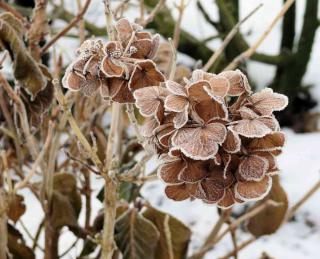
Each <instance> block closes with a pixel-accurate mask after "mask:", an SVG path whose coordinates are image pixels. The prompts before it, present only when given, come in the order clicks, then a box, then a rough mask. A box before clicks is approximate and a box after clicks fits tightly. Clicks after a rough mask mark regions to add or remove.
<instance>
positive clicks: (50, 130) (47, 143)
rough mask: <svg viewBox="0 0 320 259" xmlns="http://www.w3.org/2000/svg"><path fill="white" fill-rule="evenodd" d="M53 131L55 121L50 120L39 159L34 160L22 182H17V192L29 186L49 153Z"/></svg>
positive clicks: (15, 189) (15, 190) (15, 188)
mask: <svg viewBox="0 0 320 259" xmlns="http://www.w3.org/2000/svg"><path fill="white" fill-rule="evenodd" d="M52 133H53V123H52V122H50V123H49V128H48V134H47V138H46V141H45V144H44V146H43V148H42V150H41V152H40V153H39V155H38V157H37V159H36V160H35V161H34V163H33V165H32V168H31V170H30V172H29V173H28V174H27V175H26V176H25V178H24V179H23V180H22V181H21V182H19V183H17V184H16V186H15V187H14V192H17V191H18V190H20V189H22V188H24V187H25V186H27V184H28V183H29V181H30V179H31V178H32V177H33V176H34V174H35V172H36V170H37V168H38V166H39V165H40V162H41V161H42V160H43V157H44V155H45V154H46V153H47V151H48V149H49V146H50V144H51V140H52Z"/></svg>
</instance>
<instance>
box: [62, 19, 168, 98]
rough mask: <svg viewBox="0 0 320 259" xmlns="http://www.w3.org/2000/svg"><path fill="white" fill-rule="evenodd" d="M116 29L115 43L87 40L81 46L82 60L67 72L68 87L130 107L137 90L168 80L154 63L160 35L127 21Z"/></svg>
mask: <svg viewBox="0 0 320 259" xmlns="http://www.w3.org/2000/svg"><path fill="white" fill-rule="evenodd" d="M114 28H115V40H114V41H109V42H107V43H105V44H102V42H101V41H99V40H87V41H85V42H84V43H83V44H82V45H81V47H80V48H79V50H78V54H79V56H78V57H77V59H76V61H74V62H73V63H72V64H71V65H70V66H69V67H68V69H67V70H66V73H65V76H64V78H63V85H64V87H66V88H69V89H71V90H74V91H78V90H80V91H82V92H84V93H85V94H87V95H91V94H92V93H94V92H95V91H96V90H97V89H100V93H101V95H102V97H104V98H106V99H112V100H113V101H116V102H120V103H130V102H134V98H133V95H132V94H133V92H134V91H135V90H136V89H139V88H143V87H146V86H159V84H160V83H161V82H163V81H164V80H165V79H164V76H163V74H162V73H161V72H160V71H159V70H158V69H157V67H156V65H155V63H154V62H153V61H152V60H151V59H152V58H153V57H154V56H155V54H156V51H157V49H158V45H159V40H160V37H159V35H155V36H152V35H151V34H150V33H149V32H145V31H142V27H141V26H139V25H137V24H135V23H130V22H129V21H128V20H127V19H121V20H119V21H117V22H116V24H115V25H114Z"/></svg>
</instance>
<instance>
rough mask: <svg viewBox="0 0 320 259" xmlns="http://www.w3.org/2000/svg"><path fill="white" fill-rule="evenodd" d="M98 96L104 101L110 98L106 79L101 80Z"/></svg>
mask: <svg viewBox="0 0 320 259" xmlns="http://www.w3.org/2000/svg"><path fill="white" fill-rule="evenodd" d="M100 94H101V96H102V97H103V98H105V99H109V98H110V97H111V96H110V91H109V83H108V80H107V79H106V78H102V79H101V87H100Z"/></svg>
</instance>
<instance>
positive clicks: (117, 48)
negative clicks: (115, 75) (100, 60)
mask: <svg viewBox="0 0 320 259" xmlns="http://www.w3.org/2000/svg"><path fill="white" fill-rule="evenodd" d="M122 50H123V48H122V46H121V43H120V42H119V41H108V42H107V43H106V44H105V45H104V48H103V52H104V54H105V55H107V56H108V57H111V58H120V56H121V55H122Z"/></svg>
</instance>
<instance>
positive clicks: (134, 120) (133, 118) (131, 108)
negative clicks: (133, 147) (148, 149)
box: [126, 104, 143, 144]
mask: <svg viewBox="0 0 320 259" xmlns="http://www.w3.org/2000/svg"><path fill="white" fill-rule="evenodd" d="M126 108H127V109H126V111H127V114H128V118H129V120H130V123H131V124H132V125H133V128H134V130H135V132H136V136H137V140H138V143H139V144H142V143H143V138H142V136H141V134H140V130H139V125H138V121H137V118H136V116H135V114H134V105H133V104H127V105H126Z"/></svg>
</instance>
